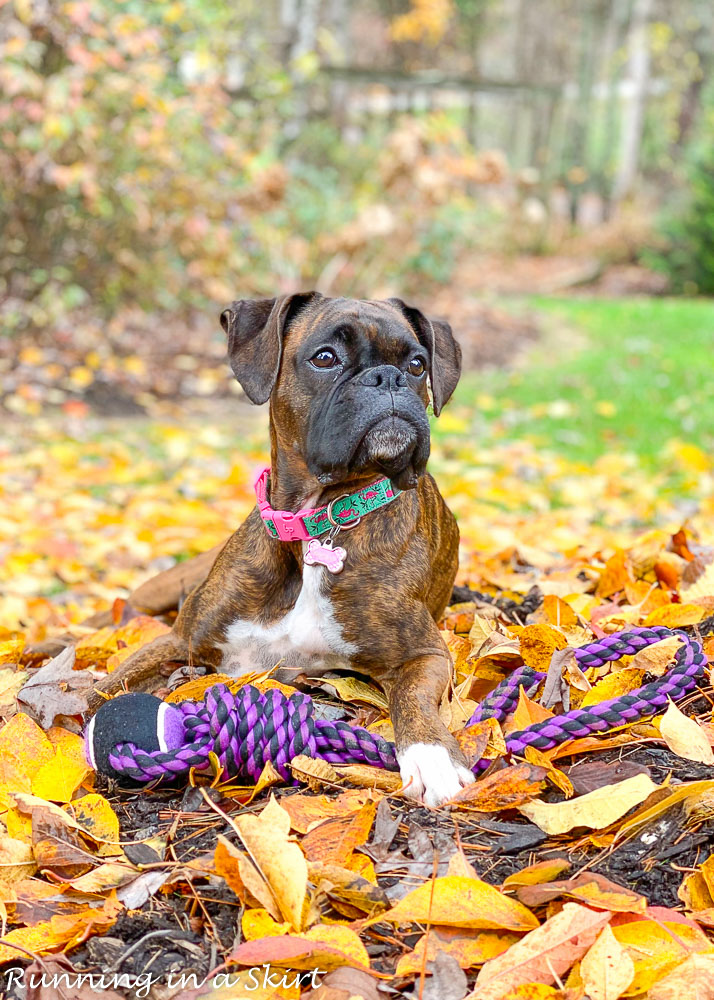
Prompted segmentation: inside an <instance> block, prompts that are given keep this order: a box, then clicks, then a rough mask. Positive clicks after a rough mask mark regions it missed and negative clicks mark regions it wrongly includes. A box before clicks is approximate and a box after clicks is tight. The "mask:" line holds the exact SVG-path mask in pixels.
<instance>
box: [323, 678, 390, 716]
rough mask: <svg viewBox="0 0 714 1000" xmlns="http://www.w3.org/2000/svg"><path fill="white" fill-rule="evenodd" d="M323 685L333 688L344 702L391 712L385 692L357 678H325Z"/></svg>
mask: <svg viewBox="0 0 714 1000" xmlns="http://www.w3.org/2000/svg"><path fill="white" fill-rule="evenodd" d="M323 684H328V685H329V686H330V687H333V688H334V689H335V691H336V692H337V694H338V695H339V697H340V698H341V699H342V701H361V702H365V703H366V704H367V705H374V706H375V708H380V709H381V710H382V711H383V712H387V711H389V702H388V701H387V698H386V695H385V694H384V692H383V691H380V690H379V688H376V687H374V685H372V684H366V683H365V682H364V681H361V680H359V679H358V678H356V677H350V676H344V677H342V676H340V677H325V678H323Z"/></svg>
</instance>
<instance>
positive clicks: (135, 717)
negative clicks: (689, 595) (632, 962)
mask: <svg viewBox="0 0 714 1000" xmlns="http://www.w3.org/2000/svg"><path fill="white" fill-rule="evenodd" d="M673 635H676V636H678V637H679V638H680V639H681V640H682V645H681V646H680V648H679V649H678V650H677V653H676V655H675V658H674V662H673V664H672V666H671V667H670V669H669V670H668V672H667V673H666V674H664V675H663V676H662V677H659V678H657V680H655V681H652V682H651V683H649V684H645V685H643V686H642V687H639V688H637V689H636V690H635V691H632V692H631V693H630V694H626V695H622V696H620V697H619V698H610V699H608V700H607V701H602V702H600V703H599V704H596V705H591V706H589V707H588V708H584V709H583V708H580V709H575V710H574V711H571V712H566V713H565V714H564V715H558V716H555V717H553V718H552V719H547V720H545V721H544V722H539V723H536V724H535V725H532V726H529V727H528V728H527V729H523V730H521V731H520V732H516V733H511V734H510V736H508V737H507V739H506V746H507V748H508V752H509V753H510V754H521V755H522V754H523V751H524V750H525V748H526V747H528V746H532V747H536V748H537V749H539V750H549V749H551V748H552V747H555V746H559V745H560V744H562V743H565V742H567V741H568V740H572V739H578V738H580V737H583V736H588V735H590V734H592V733H602V732H605V731H606V730H609V729H615V728H617V727H619V726H623V725H627V724H629V723H632V722H635V721H637V720H638V719H643V718H646V717H648V716H652V715H656V714H657V712H658V711H660V710H661V709H663V708H665V707H666V705H667V702H668V700H669V699H672V700H673V701H676V700H678V699H680V698H682V697H683V696H684V695H686V694H687V693H688V692H689V691H691V690H692V689H693V688H694V687H695V686H696V684H697V681H698V679H699V677H700V676H701V674H702V673H703V670H704V665H705V663H706V657H705V656H704V653H703V651H702V646H701V644H700V643H699V642H697V640H696V639H693V638H691V637H690V636H689V635H687V634H686V633H685V632H682V631H680V630H678V629H677V630H674V631H672V630H670V629H668V628H664V627H663V626H657V627H653V628H644V627H633V628H631V629H629V630H628V631H626V632H619V633H615V634H613V635H608V636H605V638H603V639H599V640H597V641H595V642H590V643H588V644H587V645H586V646H582V647H580V649H576V650H575V658H576V661H577V664H578V666H579V667H581V668H583V669H586V668H587V667H599V666H602V665H603V664H604V663H608V662H610V661H612V660H619V659H620V658H621V657H623V656H628V655H631V654H634V653H637V652H638V651H639V650H640V649H644V648H645V646H650V645H652V644H653V643H656V642H659V641H660V640H662V639H666V638H669V637H670V636H673ZM545 676H546V675H545V674H544V673H539V672H538V671H535V670H532V669H531V668H530V667H519V668H518V669H517V670H515V671H514V672H513V673H512V674H511V676H510V677H508V678H507V679H506V680H504V681H502V682H501V684H499V685H498V687H497V688H496V689H495V690H494V691H493V692H492V693H491V694H490V695H488V697H487V698H485V699H484V701H483V702H482V703H481V704H480V705H479V707H478V708H477V709H476V711H475V712H474V714H473V715H472V716H471V718H470V719H469V723H468V724H469V725H471V724H472V723H475V722H480V721H482V720H484V719H487V718H495V719H497V720H498V721H499V722H501V721H503V720H504V719H505V718H506V716H507V715H508V714H509V713H510V712H512V711H513V710H514V709H515V707H516V704H517V702H518V697H519V692H520V688H521V687H525V688H526V691H529V690H532V689H533V688H534V687H535V686H537V684H538V683H539V682H540V681H541V680H543V678H544V677H545ZM132 731H133V736H130V735H128V734H129V733H132ZM85 740H86V747H87V757H88V759H89V762H90V763H91V764H92V766H93V767H95V768H97V770H100V771H102V772H104V773H106V774H110V775H112V776H113V777H115V778H118V779H124V780H127V779H128V780H129V781H130V782H138V783H146V782H151V781H160V780H173V779H176V778H179V777H181V776H182V775H184V774H186V773H187V772H188V771H189V769H190V768H197V769H199V770H202V769H206V768H208V767H209V766H210V762H209V754H211V753H213V754H215V756H216V757H217V758H218V761H219V763H220V764H221V765H222V766H223V767H224V768H225V770H226V772H227V773H228V774H230V775H232V776H235V777H239V778H244V779H250V780H251V781H252V782H255V781H257V779H258V777H259V776H260V774H261V771H262V770H263V767H264V765H265V764H266V763H268V761H270V762H271V763H272V764H273V766H274V767H275V769H276V770H277V771H278V773H279V774H280V775H281V777H282V778H283V779H285V780H289V779H290V777H291V775H290V771H289V764H290V761H291V760H292V759H293V757H295V756H297V755H298V754H306V755H307V756H308V757H319V758H321V759H322V760H326V761H329V762H330V763H333V764H347V763H350V764H372V765H373V766H375V767H383V768H386V769H387V770H389V771H397V770H399V765H398V764H397V758H396V754H395V749H394V745H393V744H392V743H389V742H387V740H384V739H382V737H380V736H376V735H375V734H374V733H370V732H369V731H368V730H366V729H364V728H362V727H360V726H351V725H349V724H348V723H346V722H329V721H326V720H322V719H315V718H314V717H313V703H312V698H310V696H309V695H306V694H302V693H301V692H299V691H296V692H295V694H293V695H290V697H286V696H285V695H284V694H283V693H282V692H281V691H279V690H277V689H273V690H268V691H266V692H265V693H264V694H261V692H260V691H258V689H257V688H255V687H253V686H252V685H250V684H246V685H245V686H244V687H242V688H240V689H239V690H238V691H237V692H236V693H235V694H233V693H232V692H231V691H230V690H229V689H228V688H227V687H226V686H225V685H224V684H216V685H214V687H212V688H209V689H208V690H207V691H206V692H205V694H204V697H203V700H202V701H200V702H195V701H185V702H182V703H181V704H179V705H170V704H167V703H166V702H162V701H160V700H159V699H158V698H154V697H153V696H152V695H146V694H127V695H122V696H121V697H119V698H115V699H113V700H111V701H108V702H107V703H106V704H105V705H103V706H102V707H101V708H100V710H99V711H98V712H97V714H96V716H95V717H94V719H92V721H91V722H90V724H89V726H88V728H87V731H86V735H85ZM490 763H491V761H489V760H480V761H477V762H476V763H475V764H474V766H473V770H474V772H476V773H479V772H480V771H483V770H485V769H486V768H487V767H488V766H489V764H490Z"/></svg>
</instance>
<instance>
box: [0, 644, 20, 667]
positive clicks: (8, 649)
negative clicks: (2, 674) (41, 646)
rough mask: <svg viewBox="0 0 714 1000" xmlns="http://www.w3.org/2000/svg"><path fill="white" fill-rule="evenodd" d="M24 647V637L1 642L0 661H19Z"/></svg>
mask: <svg viewBox="0 0 714 1000" xmlns="http://www.w3.org/2000/svg"><path fill="white" fill-rule="evenodd" d="M24 648H25V640H24V639H22V638H20V639H5V640H4V641H2V642H0V663H19V662H20V658H21V657H22V651H23V650H24Z"/></svg>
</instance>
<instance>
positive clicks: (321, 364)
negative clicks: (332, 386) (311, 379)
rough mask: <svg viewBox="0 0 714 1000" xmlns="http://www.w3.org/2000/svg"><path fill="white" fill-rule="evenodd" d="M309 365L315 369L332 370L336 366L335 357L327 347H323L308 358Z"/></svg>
mask: <svg viewBox="0 0 714 1000" xmlns="http://www.w3.org/2000/svg"><path fill="white" fill-rule="evenodd" d="M310 364H311V365H314V367H315V368H334V367H335V365H336V364H337V355H336V354H335V352H334V351H331V350H330V348H329V347H323V349H322V350H321V351H318V352H317V354H315V355H314V356H313V357H312V358H310Z"/></svg>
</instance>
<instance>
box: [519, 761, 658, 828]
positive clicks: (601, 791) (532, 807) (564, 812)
mask: <svg viewBox="0 0 714 1000" xmlns="http://www.w3.org/2000/svg"><path fill="white" fill-rule="evenodd" d="M658 787H659V786H658V785H655V783H654V782H653V781H652V779H651V778H650V777H649V776H648V775H646V774H636V775H635V776H634V777H633V778H626V779H625V781H618V782H617V783H616V784H614V785H606V786H605V787H603V788H596V789H595V791H593V792H588V793H587V794H586V795H580V796H578V798H576V799H568V800H566V801H565V802H527V803H525V804H524V805H522V806H519V807H518V808H519V811H520V812H522V813H523V815H524V816H527V817H528V819H529V820H531V822H533V823H535V824H536V826H538V827H540V829H541V830H543V832H544V833H547V834H550V835H551V836H554V835H556V834H559V833H567V832H568V831H569V830H573V829H575V828H576V827H580V826H583V827H587V828H588V829H590V830H602V829H603V828H604V827H606V826H609V825H610V824H611V823H614V822H615V820H618V819H619V818H620V817H621V816H624V815H625V813H626V812H629V810H630V809H632V807H633V806H636V805H639V804H640V802H644V800H645V799H646V798H647V796H648V795H650V794H651V793H652V792H654V791H656V790H657V788H658Z"/></svg>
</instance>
